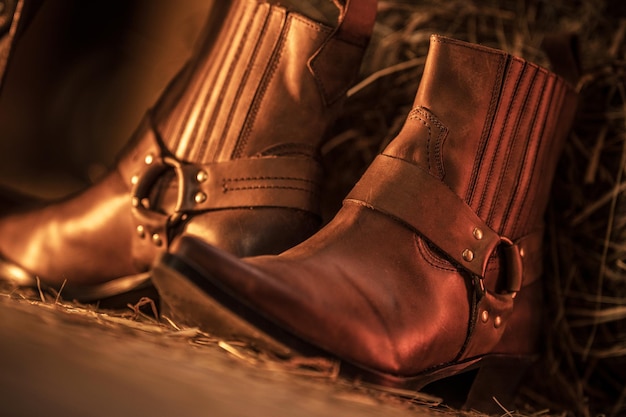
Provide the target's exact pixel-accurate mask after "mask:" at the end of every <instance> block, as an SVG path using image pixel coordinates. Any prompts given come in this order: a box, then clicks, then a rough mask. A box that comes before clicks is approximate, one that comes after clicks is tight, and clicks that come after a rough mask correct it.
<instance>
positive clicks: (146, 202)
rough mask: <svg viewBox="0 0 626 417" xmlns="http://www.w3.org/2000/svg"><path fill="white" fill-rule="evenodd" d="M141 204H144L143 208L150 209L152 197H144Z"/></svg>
mask: <svg viewBox="0 0 626 417" xmlns="http://www.w3.org/2000/svg"><path fill="white" fill-rule="evenodd" d="M141 206H142V207H143V208H145V209H146V210H149V209H150V199H148V198H142V199H141Z"/></svg>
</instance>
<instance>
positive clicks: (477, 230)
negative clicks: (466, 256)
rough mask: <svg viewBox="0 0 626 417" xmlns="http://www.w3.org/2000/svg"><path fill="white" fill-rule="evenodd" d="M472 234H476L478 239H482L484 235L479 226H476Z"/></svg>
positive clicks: (475, 236)
mask: <svg viewBox="0 0 626 417" xmlns="http://www.w3.org/2000/svg"><path fill="white" fill-rule="evenodd" d="M472 234H473V235H474V238H475V239H476V240H482V238H483V237H484V235H483V231H482V230H481V229H479V228H478V227H475V228H474V231H473V232H472Z"/></svg>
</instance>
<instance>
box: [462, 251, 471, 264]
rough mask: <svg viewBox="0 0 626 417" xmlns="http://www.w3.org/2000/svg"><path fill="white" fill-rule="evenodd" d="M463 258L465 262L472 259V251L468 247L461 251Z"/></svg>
mask: <svg viewBox="0 0 626 417" xmlns="http://www.w3.org/2000/svg"><path fill="white" fill-rule="evenodd" d="M463 259H465V260H466V261H467V262H472V261H473V260H474V252H472V251H471V250H469V249H465V250H464V251H463Z"/></svg>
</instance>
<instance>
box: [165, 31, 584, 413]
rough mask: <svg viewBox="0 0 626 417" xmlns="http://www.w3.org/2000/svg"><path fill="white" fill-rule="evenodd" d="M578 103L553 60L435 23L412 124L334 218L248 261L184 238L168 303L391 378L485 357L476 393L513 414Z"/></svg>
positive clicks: (209, 326)
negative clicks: (553, 196) (556, 187)
mask: <svg viewBox="0 0 626 417" xmlns="http://www.w3.org/2000/svg"><path fill="white" fill-rule="evenodd" d="M575 108H576V95H575V92H574V91H573V89H572V88H571V87H570V85H569V84H568V83H567V82H566V81H564V80H563V79H562V78H560V77H558V76H556V75H555V74H553V73H551V72H549V71H547V70H546V69H543V68H541V67H539V66H537V65H534V64H532V63H529V62H526V61H524V60H522V59H520V58H517V57H513V56H510V55H508V54H506V53H504V52H502V51H498V50H494V49H490V48H487V47H483V46H478V45H474V44H468V43H465V42H461V41H457V40H453V39H449V38H445V37H440V36H433V37H432V38H431V44H430V50H429V53H428V57H427V61H426V66H425V69H424V75H423V78H422V80H421V84H420V87H419V90H418V92H417V96H416V99H415V103H414V108H413V110H412V111H411V112H410V114H409V115H408V118H407V120H406V122H405V125H404V127H403V129H402V131H401V132H400V133H399V135H398V136H397V137H396V138H395V139H394V140H393V141H392V142H391V143H390V144H389V145H388V146H387V148H386V149H385V150H384V151H383V153H382V154H381V155H379V156H378V157H377V158H376V159H375V160H374V162H373V163H372V164H371V166H370V167H369V168H368V170H367V171H366V173H365V174H364V175H363V177H362V178H361V180H360V181H359V182H358V183H357V185H356V186H355V187H354V188H353V190H352V191H351V192H350V194H349V195H348V196H347V197H346V199H345V200H344V203H343V207H342V208H341V210H340V211H339V212H338V214H337V215H336V217H335V218H334V219H333V220H332V221H330V223H329V224H328V225H326V226H325V227H324V228H323V229H322V230H321V231H319V232H318V233H316V234H315V235H313V236H312V237H311V238H309V239H308V240H306V241H304V242H303V243H301V244H299V245H298V246H296V247H294V248H292V249H290V250H288V251H286V252H284V253H282V254H280V255H275V256H260V257H251V258H246V259H237V258H236V257H234V256H232V255H230V254H228V253H226V252H224V251H221V250H220V249H218V248H215V247H212V246H211V245H209V244H207V243H206V242H203V241H202V240H201V239H197V238H193V237H184V238H182V239H180V240H179V241H177V242H176V243H175V244H174V246H173V248H172V250H171V251H170V252H169V253H168V254H166V255H165V256H163V257H162V259H161V260H160V261H159V262H158V263H157V264H156V265H155V269H154V271H153V274H154V283H155V286H156V288H157V289H158V291H159V293H160V294H161V302H162V306H163V308H164V309H168V310H169V312H170V315H171V316H173V318H174V319H175V320H178V321H179V322H183V323H186V324H189V325H192V326H199V327H201V328H203V329H205V330H207V331H210V332H213V333H214V334H216V335H221V336H224V337H236V338H244V339H248V340H251V341H253V342H255V343H259V344H261V345H262V346H265V347H269V348H272V349H275V350H276V352H278V353H282V354H289V353H290V352H293V351H295V352H302V351H305V350H307V349H311V348H316V349H319V350H320V351H321V352H322V353H327V354H331V355H333V356H336V357H337V358H339V359H340V360H341V361H342V369H343V370H344V372H346V373H348V374H352V375H357V376H358V377H359V378H360V379H361V380H365V381H371V382H375V383H379V384H384V385H392V386H401V387H405V388H411V389H416V390H419V389H421V388H422V387H424V386H425V385H427V384H429V383H431V382H433V381H438V380H441V379H443V378H446V377H449V376H452V375H455V374H460V373H463V372H466V371H469V370H473V369H479V372H478V374H477V376H476V379H475V380H474V383H473V385H472V388H471V391H470V394H469V397H468V399H467V403H466V406H467V407H471V408H476V409H479V410H482V411H487V412H489V411H494V410H495V411H500V409H499V408H497V407H496V404H495V402H493V401H492V399H491V398H492V396H495V397H496V398H497V399H498V400H499V401H500V402H502V403H504V404H505V405H507V401H508V400H510V398H511V395H512V393H513V392H514V389H515V385H516V383H517V381H518V380H519V377H520V375H521V371H522V370H523V368H524V365H525V364H526V363H527V361H528V360H529V359H530V358H531V357H532V355H533V354H534V353H535V352H536V347H537V346H536V343H537V338H538V333H539V323H540V320H541V288H542V286H541V282H540V276H541V272H542V271H541V269H542V234H543V233H542V232H543V215H544V210H545V207H546V204H547V200H548V195H549V190H550V186H551V181H552V177H553V174H554V171H555V168H556V163H557V159H558V157H559V152H560V149H561V147H562V144H563V142H564V139H565V137H566V134H567V133H568V130H569V128H570V124H571V122H572V120H573V117H574V113H575ZM494 407H495V408H494Z"/></svg>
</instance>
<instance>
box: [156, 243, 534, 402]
mask: <svg viewBox="0 0 626 417" xmlns="http://www.w3.org/2000/svg"><path fill="white" fill-rule="evenodd" d="M152 274H153V277H152V280H153V283H154V285H155V287H156V288H157V290H158V292H159V295H160V300H161V306H160V310H161V312H162V314H163V315H166V316H168V318H170V319H172V320H173V321H174V322H175V323H179V324H183V325H185V326H190V327H198V328H199V329H201V330H203V331H206V332H208V333H210V334H211V335H212V336H216V337H219V338H223V339H227V340H237V341H243V342H247V343H249V344H250V346H251V347H253V348H256V349H259V350H262V351H269V352H271V353H273V354H275V355H277V356H279V357H283V358H287V357H292V356H323V357H330V358H336V359H338V360H339V362H340V375H342V376H344V377H347V378H350V379H355V380H358V381H360V382H365V383H367V384H369V385H373V386H374V387H376V386H382V387H392V388H400V389H407V390H413V391H420V390H424V391H425V392H429V393H434V394H436V395H438V396H440V397H442V398H443V399H444V402H445V403H446V404H447V405H450V406H454V407H455V408H462V409H465V410H476V411H479V412H482V413H488V414H502V413H503V412H504V411H506V410H510V409H511V408H512V403H513V401H514V399H515V393H516V391H517V388H518V386H519V383H520V382H521V379H522V378H523V376H524V375H525V373H526V370H527V369H528V367H529V366H530V364H531V363H532V362H533V361H534V358H532V357H530V356H528V355H508V354H491V355H485V356H481V357H477V358H471V359H467V360H464V361H462V362H457V363H452V364H446V365H442V366H440V367H437V368H434V369H430V370H427V371H424V372H422V373H420V374H418V375H414V376H398V375H393V374H388V373H384V372H380V371H376V370H373V369H368V368H366V367H363V366H360V365H358V364H354V363H351V362H349V361H346V360H343V359H341V358H337V357H336V355H333V354H332V353H329V352H326V351H324V350H322V349H321V348H318V347H316V346H313V345H311V344H309V343H307V342H306V341H304V340H302V339H300V338H299V337H298V336H297V335H294V334H292V333H291V332H288V331H286V330H284V329H282V328H281V327H280V325H278V324H277V323H275V322H274V321H272V320H271V319H270V318H268V317H266V316H264V315H263V314H262V313H260V312H258V311H256V310H255V309H254V307H252V306H250V305H248V304H246V303H245V302H242V301H240V300H238V299H237V297H236V296H235V295H233V294H232V293H231V292H230V291H228V290H227V289H225V288H223V287H222V286H221V285H220V284H219V281H217V280H214V279H212V277H211V276H207V275H204V274H202V273H200V272H198V271H196V270H195V269H194V268H193V267H191V266H190V265H188V264H187V263H185V262H184V261H182V260H181V259H180V258H178V257H176V256H175V255H172V254H169V253H168V254H165V255H163V257H162V259H161V261H160V262H158V263H156V264H155V266H154V268H153V272H152ZM461 374H463V376H465V377H468V378H456V379H455V377H457V376H460V375H461ZM472 374H473V375H472ZM459 384H461V385H465V386H464V387H461V386H459ZM429 388H431V389H429ZM459 393H460V394H459ZM459 395H460V397H459ZM494 399H495V400H494ZM496 400H497V402H496Z"/></svg>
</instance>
